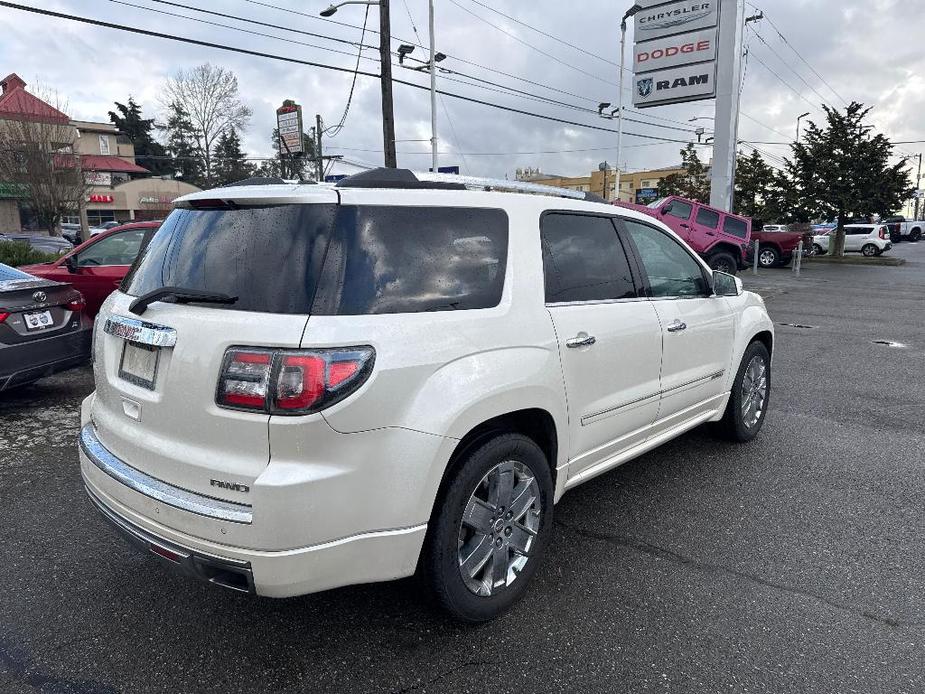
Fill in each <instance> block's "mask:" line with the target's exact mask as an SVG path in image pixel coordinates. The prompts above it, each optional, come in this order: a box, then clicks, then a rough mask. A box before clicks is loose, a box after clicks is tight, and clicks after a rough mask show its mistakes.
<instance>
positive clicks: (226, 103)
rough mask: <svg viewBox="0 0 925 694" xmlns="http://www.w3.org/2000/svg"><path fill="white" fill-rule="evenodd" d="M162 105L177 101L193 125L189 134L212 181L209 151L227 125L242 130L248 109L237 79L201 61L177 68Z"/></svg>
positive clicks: (206, 173) (170, 80)
mask: <svg viewBox="0 0 925 694" xmlns="http://www.w3.org/2000/svg"><path fill="white" fill-rule="evenodd" d="M163 102H164V103H163V105H164V107H165V109H166V108H169V107H170V105H171V104H179V105H180V106H182V108H183V110H184V111H185V112H186V114H187V115H188V116H189V120H190V122H191V123H192V125H193V137H194V139H195V141H196V147H197V149H198V150H199V152H200V156H202V164H203V170H204V172H205V177H206V179H207V180H208V181H210V182H211V181H212V180H213V176H214V170H213V162H212V159H213V157H212V152H213V149H214V147H215V143H216V142H217V141H218V138H219V136H221V134H222V133H223V132H225V131H227V130H228V129H229V128H234V129H235V130H238V131H240V130H243V129H244V128H246V127H247V123H248V121H249V120H250V117H251V110H250V108H248V107H247V106H246V105H245V104H244V103H243V102H242V101H241V99H240V97H239V95H238V78H237V77H236V76H235V74H234V73H233V72H231V71H230V70H226V69H225V68H223V67H220V66H215V65H212V64H210V63H205V64H203V65H199V66H198V67H195V68H193V69H192V70H180V71H179V72H178V73H177V74H176V75H175V76H173V77H170V78H168V79H167V84H166V86H165V88H164V97H163Z"/></svg>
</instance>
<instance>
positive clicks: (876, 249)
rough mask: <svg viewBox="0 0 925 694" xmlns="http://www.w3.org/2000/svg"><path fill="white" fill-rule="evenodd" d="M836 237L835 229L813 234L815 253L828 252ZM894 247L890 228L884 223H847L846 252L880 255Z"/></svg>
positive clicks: (822, 253) (869, 255)
mask: <svg viewBox="0 0 925 694" xmlns="http://www.w3.org/2000/svg"><path fill="white" fill-rule="evenodd" d="M834 238H835V230H834V229H833V230H832V231H830V232H829V233H827V234H818V235H816V236H813V254H814V255H825V254H826V253H828V252H829V242H830V241H831V240H832V239H834ZM892 247H893V242H892V241H890V230H889V229H888V228H887V227H885V226H884V225H882V224H846V225H845V253H851V252H854V253H863V254H864V255H866V256H868V257H871V256H875V255H880V254H882V253H883V252H884V251H888V250H890V249H891V248H892Z"/></svg>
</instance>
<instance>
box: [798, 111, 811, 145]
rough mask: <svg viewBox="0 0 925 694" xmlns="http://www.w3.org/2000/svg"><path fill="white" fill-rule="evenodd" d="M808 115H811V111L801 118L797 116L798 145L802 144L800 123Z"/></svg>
mask: <svg viewBox="0 0 925 694" xmlns="http://www.w3.org/2000/svg"><path fill="white" fill-rule="evenodd" d="M808 115H809V111H807V112H806V113H804V114H802V115H800V116H797V139H796V142H797V144H799V143H800V121H801V120H803V119H804V118H806V116H808Z"/></svg>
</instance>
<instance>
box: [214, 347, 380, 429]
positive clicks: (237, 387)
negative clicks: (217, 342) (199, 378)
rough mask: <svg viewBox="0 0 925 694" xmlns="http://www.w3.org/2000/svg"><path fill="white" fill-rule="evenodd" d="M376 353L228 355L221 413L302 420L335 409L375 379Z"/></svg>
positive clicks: (241, 351)
mask: <svg viewBox="0 0 925 694" xmlns="http://www.w3.org/2000/svg"><path fill="white" fill-rule="evenodd" d="M375 356H376V352H375V350H374V349H373V348H372V347H343V348H336V349H310V350H303V349H299V350H296V349H259V348H253V349H252V348H249V347H232V348H230V349H228V351H227V352H225V359H224V361H223V362H222V372H221V374H220V375H219V380H218V391H217V393H216V396H215V401H216V403H217V404H218V405H219V406H220V407H226V408H229V409H234V410H248V411H251V412H265V413H268V414H285V415H300V414H310V413H312V412H318V411H319V410H323V409H325V408H326V407H330V406H331V405H333V404H334V403H336V402H339V401H341V400H343V399H344V398H346V397H347V396H348V395H350V394H351V393H353V392H354V391H356V389H357V388H359V387H360V386H361V385H363V383H364V382H365V381H366V379H367V378H369V374H370V373H371V372H372V369H373V362H374V360H375Z"/></svg>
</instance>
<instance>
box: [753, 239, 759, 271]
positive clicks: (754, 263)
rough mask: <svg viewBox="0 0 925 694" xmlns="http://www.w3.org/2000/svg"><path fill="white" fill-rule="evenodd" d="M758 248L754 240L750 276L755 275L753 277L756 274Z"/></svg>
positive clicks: (757, 243)
mask: <svg viewBox="0 0 925 694" xmlns="http://www.w3.org/2000/svg"><path fill="white" fill-rule="evenodd" d="M758 246H759V242H758V240H757V239H756V240H755V252H754V253H753V254H752V255H753V256H754V257H753V258H752V274H755V275H757V274H758Z"/></svg>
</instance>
